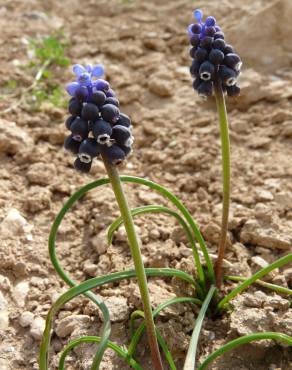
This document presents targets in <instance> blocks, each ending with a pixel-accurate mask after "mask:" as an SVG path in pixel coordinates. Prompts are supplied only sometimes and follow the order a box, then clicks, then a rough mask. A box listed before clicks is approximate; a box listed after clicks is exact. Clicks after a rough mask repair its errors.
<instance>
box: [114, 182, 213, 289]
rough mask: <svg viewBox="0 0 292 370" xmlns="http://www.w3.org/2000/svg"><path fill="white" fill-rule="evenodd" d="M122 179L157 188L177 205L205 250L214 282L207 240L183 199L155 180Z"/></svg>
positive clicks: (208, 267) (204, 253)
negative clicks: (182, 201)
mask: <svg viewBox="0 0 292 370" xmlns="http://www.w3.org/2000/svg"><path fill="white" fill-rule="evenodd" d="M121 180H122V181H125V182H131V183H136V184H141V185H145V186H147V187H149V188H150V189H153V190H156V191H157V192H158V193H159V194H161V195H162V196H164V197H165V198H167V199H168V200H169V201H170V202H171V203H172V204H174V205H175V206H176V208H177V209H178V210H179V211H180V212H181V213H182V215H183V216H184V217H185V220H186V221H187V223H188V224H189V226H190V228H191V230H192V232H193V233H194V236H195V238H196V240H197V241H198V243H199V245H200V248H201V250H202V252H203V255H204V258H205V261H206V265H207V270H208V277H209V279H210V281H211V282H212V283H213V282H215V274H214V268H213V264H212V261H211V258H210V256H209V253H208V250H207V247H206V244H205V240H204V238H203V236H202V234H201V232H200V230H199V228H198V226H197V224H196V223H195V221H194V219H193V218H192V216H191V214H190V213H189V211H188V210H187V209H186V207H185V206H184V205H183V204H182V203H181V201H180V200H179V199H178V198H177V197H176V196H175V195H174V194H173V193H171V192H170V191H168V190H167V189H166V188H164V187H163V186H161V185H159V184H157V183H155V182H153V181H150V180H146V179H141V178H139V177H135V176H121ZM197 263H198V264H200V265H201V263H200V260H199V259H198V262H197ZM197 268H198V271H199V267H198V266H197ZM200 270H201V268H200Z"/></svg>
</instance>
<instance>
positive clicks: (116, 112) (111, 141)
mask: <svg viewBox="0 0 292 370" xmlns="http://www.w3.org/2000/svg"><path fill="white" fill-rule="evenodd" d="M73 72H74V73H75V75H76V77H77V81H75V82H72V83H70V84H68V85H67V87H66V90H67V92H68V93H69V95H71V96H72V98H71V99H70V101H69V107H68V110H69V113H70V114H71V115H70V117H68V118H67V120H66V127H67V129H68V130H70V131H71V134H70V135H69V136H68V137H67V138H66V139H65V143H64V147H65V149H67V150H69V151H71V152H72V153H74V154H77V158H76V160H75V162H74V167H75V168H76V169H77V170H79V171H81V172H89V171H90V168H91V165H92V161H93V159H94V158H95V157H98V156H99V155H100V154H101V155H102V156H103V158H105V159H106V160H107V161H108V162H109V163H111V164H113V165H118V164H120V163H121V162H122V161H123V160H124V159H125V158H126V156H127V155H128V154H129V153H130V152H131V150H132V144H133V140H134V138H133V136H132V133H131V120H130V118H129V117H128V116H127V115H126V114H123V113H121V112H120V109H119V101H118V99H117V98H116V94H115V92H114V91H113V90H112V89H111V87H110V84H109V83H108V82H107V81H105V80H102V79H100V78H99V77H101V76H102V75H103V73H104V69H103V67H102V66H101V65H96V66H94V67H91V66H86V67H85V68H84V67H83V66H81V65H79V64H76V65H74V66H73Z"/></svg>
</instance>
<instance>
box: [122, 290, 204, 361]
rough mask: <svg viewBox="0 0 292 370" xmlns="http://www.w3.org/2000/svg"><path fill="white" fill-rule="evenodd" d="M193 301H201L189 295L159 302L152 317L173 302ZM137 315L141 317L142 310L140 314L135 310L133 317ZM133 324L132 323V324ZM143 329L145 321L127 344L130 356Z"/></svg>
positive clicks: (132, 354)
mask: <svg viewBox="0 0 292 370" xmlns="http://www.w3.org/2000/svg"><path fill="white" fill-rule="evenodd" d="M187 302H189V303H194V304H197V305H199V306H201V305H202V302H201V301H200V300H199V299H197V298H191V297H178V298H171V299H169V300H167V301H165V302H163V303H161V304H160V305H159V306H158V307H157V308H156V309H155V310H154V311H153V317H154V318H155V317H156V316H157V315H159V313H160V312H161V311H162V310H163V309H165V308H166V307H168V306H171V305H173V304H177V303H187ZM138 316H142V317H143V312H142V314H141V311H135V315H134V317H135V318H136V317H138ZM132 325H133V324H132ZM144 330H145V323H144V322H143V323H142V324H141V325H140V326H139V327H138V329H137V330H136V332H135V333H134V335H133V337H132V340H131V343H130V345H129V350H128V352H129V354H130V355H131V356H134V353H135V351H136V348H137V345H138V342H139V340H140V338H141V335H142V334H143V331H144Z"/></svg>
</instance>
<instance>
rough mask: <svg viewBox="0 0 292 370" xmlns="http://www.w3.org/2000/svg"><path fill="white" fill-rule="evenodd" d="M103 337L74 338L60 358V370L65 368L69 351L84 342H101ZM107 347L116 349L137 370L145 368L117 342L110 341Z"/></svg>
mask: <svg viewBox="0 0 292 370" xmlns="http://www.w3.org/2000/svg"><path fill="white" fill-rule="evenodd" d="M100 341H101V338H100V337H94V336H85V337H81V338H78V339H74V340H72V341H71V342H70V343H69V344H68V345H67V346H66V347H65V348H64V350H63V352H62V355H61V357H60V360H59V370H64V369H65V360H66V357H67V356H68V354H69V352H70V351H71V350H72V349H74V348H75V347H76V346H78V345H79V344H82V343H100ZM107 347H108V348H110V349H112V350H113V351H115V352H116V353H117V354H118V355H119V357H121V358H122V359H124V360H125V361H127V362H128V364H129V365H130V366H131V367H132V368H133V369H135V370H143V369H142V367H141V366H140V365H139V364H138V363H137V362H136V361H135V360H134V359H133V358H131V357H130V356H129V355H128V353H127V352H126V351H124V350H123V349H122V348H121V347H119V346H118V345H117V344H115V343H113V342H111V341H108V342H107Z"/></svg>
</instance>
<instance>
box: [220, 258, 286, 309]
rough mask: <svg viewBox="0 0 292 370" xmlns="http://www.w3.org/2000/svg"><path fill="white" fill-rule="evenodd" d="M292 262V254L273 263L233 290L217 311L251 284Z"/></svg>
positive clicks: (221, 302)
mask: <svg viewBox="0 0 292 370" xmlns="http://www.w3.org/2000/svg"><path fill="white" fill-rule="evenodd" d="M291 262H292V253H289V254H287V255H286V256H283V257H281V258H279V259H278V260H277V261H275V262H273V263H271V264H270V265H269V266H267V267H264V268H262V269H261V270H259V271H258V272H256V273H255V274H254V275H252V276H251V277H250V278H248V279H246V280H245V281H244V282H243V283H242V284H240V285H239V286H237V287H236V288H235V289H233V290H232V291H231V292H230V293H229V294H227V295H226V296H225V297H224V298H223V299H222V300H221V301H220V302H219V303H218V305H217V311H220V310H222V309H224V306H225V305H226V304H227V303H228V302H229V301H230V300H231V299H233V298H234V297H235V296H236V295H237V294H239V293H241V292H242V291H243V290H244V289H247V288H248V287H249V286H250V285H251V284H253V283H254V282H255V281H256V280H258V279H260V278H261V277H263V276H265V275H267V274H268V273H269V272H271V271H272V270H274V269H276V268H279V267H281V266H284V265H286V264H288V263H291Z"/></svg>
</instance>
